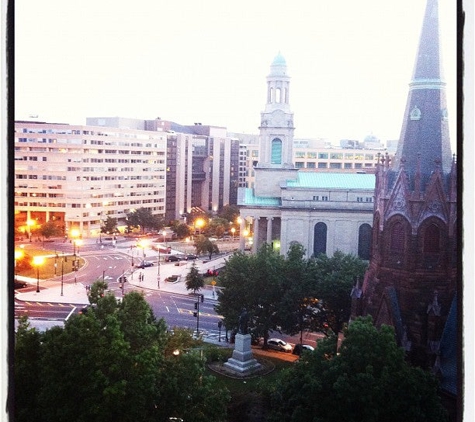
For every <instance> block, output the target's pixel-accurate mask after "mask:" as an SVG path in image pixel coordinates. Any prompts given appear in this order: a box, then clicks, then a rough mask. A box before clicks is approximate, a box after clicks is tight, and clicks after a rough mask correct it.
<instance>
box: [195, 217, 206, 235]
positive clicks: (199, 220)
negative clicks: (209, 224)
mask: <svg viewBox="0 0 475 422" xmlns="http://www.w3.org/2000/svg"><path fill="white" fill-rule="evenodd" d="M204 225H205V220H203V219H202V218H197V219H196V220H195V227H197V228H198V234H201V229H202V228H203V226H204Z"/></svg>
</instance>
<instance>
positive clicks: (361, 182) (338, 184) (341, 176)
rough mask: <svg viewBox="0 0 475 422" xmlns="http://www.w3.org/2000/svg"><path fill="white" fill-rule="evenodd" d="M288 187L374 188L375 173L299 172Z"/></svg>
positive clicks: (288, 183)
mask: <svg viewBox="0 0 475 422" xmlns="http://www.w3.org/2000/svg"><path fill="white" fill-rule="evenodd" d="M287 187H288V188H329V189H374V188H375V175H374V174H359V173H323V172H322V173H318V172H299V174H298V178H297V180H295V181H294V180H292V181H290V180H289V181H288V182H287Z"/></svg>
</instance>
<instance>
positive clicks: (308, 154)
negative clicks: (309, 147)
mask: <svg viewBox="0 0 475 422" xmlns="http://www.w3.org/2000/svg"><path fill="white" fill-rule="evenodd" d="M294 157H295V158H310V159H317V158H318V159H320V160H328V159H330V160H358V161H363V160H365V161H373V160H375V156H374V154H361V153H346V152H345V153H343V152H330V153H328V152H318V153H317V152H313V151H296V152H295V153H294Z"/></svg>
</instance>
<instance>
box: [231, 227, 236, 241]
mask: <svg viewBox="0 0 475 422" xmlns="http://www.w3.org/2000/svg"><path fill="white" fill-rule="evenodd" d="M231 233H232V234H233V241H234V233H236V229H235V228H234V227H231Z"/></svg>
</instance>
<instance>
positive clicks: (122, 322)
mask: <svg viewBox="0 0 475 422" xmlns="http://www.w3.org/2000/svg"><path fill="white" fill-rule="evenodd" d="M91 289H94V290H99V288H98V286H94V285H93V287H92V288H91ZM182 339H183V343H182V344H180V342H177V341H176V340H177V339H176V338H175V344H172V342H171V341H170V336H169V335H168V334H167V332H166V327H165V323H164V321H163V320H159V321H157V320H156V319H155V317H154V316H153V313H152V310H151V309H150V307H149V305H148V304H147V302H146V301H145V299H144V298H143V296H142V295H141V294H138V293H129V294H127V295H125V296H124V298H123V300H122V301H121V302H120V303H118V302H117V301H116V299H115V298H114V297H113V296H112V295H108V294H106V295H105V296H103V297H99V298H98V300H97V302H96V303H95V304H94V306H91V307H90V308H89V310H88V311H87V313H85V314H82V315H81V314H80V315H75V316H72V317H71V318H70V319H69V320H68V321H67V322H66V323H65V326H64V328H61V327H54V328H52V329H50V330H47V331H46V332H45V333H44V334H40V333H37V332H36V331H35V330H30V329H29V328H28V325H27V322H26V321H21V322H20V327H19V329H18V331H17V334H16V337H15V340H16V341H15V358H16V360H17V361H16V365H15V368H16V375H17V376H18V380H20V382H21V383H22V384H21V385H18V386H17V389H16V393H17V394H16V397H15V400H16V414H17V415H20V418H19V419H18V420H20V421H22V420H25V421H26V420H28V421H39V422H40V421H41V422H43V421H55V422H62V421H71V420H74V421H78V422H82V421H84V422H85V421H93V422H94V421H97V422H101V421H109V420H117V421H125V422H127V421H165V420H168V418H169V417H170V416H176V417H181V418H184V419H185V420H187V421H196V422H201V421H207V420H213V421H221V420H223V421H224V420H226V404H227V401H228V399H229V397H228V393H227V391H226V390H223V389H221V388H218V387H216V383H215V380H214V379H213V378H212V377H208V376H205V375H204V364H203V362H202V360H201V358H200V355H197V354H195V353H188V354H186V353H184V354H182V355H179V356H178V357H177V356H175V355H173V354H167V353H166V351H167V350H169V349H170V347H175V348H180V350H185V348H186V347H188V345H190V344H194V343H192V342H193V340H192V338H191V335H190V333H188V335H187V336H185V334H184V333H183V335H182ZM185 340H186V341H185ZM169 342H170V344H168V343H169ZM184 345H186V347H184ZM31 377H33V379H31Z"/></svg>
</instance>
